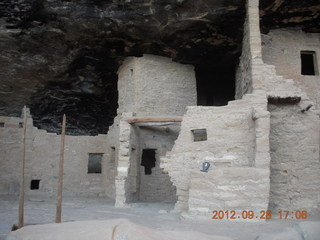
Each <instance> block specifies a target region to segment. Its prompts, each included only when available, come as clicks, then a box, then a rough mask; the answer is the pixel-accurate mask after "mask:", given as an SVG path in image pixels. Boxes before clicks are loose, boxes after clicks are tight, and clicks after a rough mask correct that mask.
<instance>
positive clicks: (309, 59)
mask: <svg viewBox="0 0 320 240" xmlns="http://www.w3.org/2000/svg"><path fill="white" fill-rule="evenodd" d="M315 63H316V53H315V52H312V51H301V74H302V75H316V64H315Z"/></svg>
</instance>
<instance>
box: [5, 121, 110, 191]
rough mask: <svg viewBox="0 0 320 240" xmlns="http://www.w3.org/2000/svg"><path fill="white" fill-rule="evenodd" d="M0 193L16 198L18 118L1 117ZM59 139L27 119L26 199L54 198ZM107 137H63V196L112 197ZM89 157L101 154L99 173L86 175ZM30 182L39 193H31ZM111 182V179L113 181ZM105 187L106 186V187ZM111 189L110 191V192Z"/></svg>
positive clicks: (19, 140)
mask: <svg viewBox="0 0 320 240" xmlns="http://www.w3.org/2000/svg"><path fill="white" fill-rule="evenodd" d="M0 122H4V127H3V128H0V136H1V137H0V139H1V140H0V141H1V144H0V154H1V158H0V161H1V166H2V167H1V173H0V193H1V194H18V192H19V179H20V162H21V158H22V134H23V128H19V122H22V119H20V118H10V117H0ZM60 139H61V136H60V135H56V134H53V133H47V132H46V131H44V130H39V129H37V128H35V127H33V125H32V118H28V125H27V137H26V150H27V151H26V193H27V194H28V195H42V194H45V195H47V196H48V195H49V196H53V195H55V194H56V189H57V176H58V165H59V153H60ZM107 152H108V148H107V137H106V135H99V136H94V137H91V136H66V139H65V163H64V169H65V171H64V194H65V195H85V196H90V195H91V196H92V195H106V194H107V195H108V196H110V197H112V195H114V194H113V191H114V190H113V188H114V186H112V185H114V183H113V182H112V183H111V182H110V177H109V176H108V175H112V172H110V168H109V166H110V162H109V158H108V157H109V154H106V153H107ZM89 153H102V154H104V155H103V159H102V173H101V174H88V173H87V171H88V157H89ZM32 179H37V180H40V186H39V190H30V182H31V180H32ZM113 179H114V178H113ZM107 183H108V184H107ZM109 188H110V189H109Z"/></svg>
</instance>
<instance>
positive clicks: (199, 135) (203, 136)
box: [191, 129, 207, 142]
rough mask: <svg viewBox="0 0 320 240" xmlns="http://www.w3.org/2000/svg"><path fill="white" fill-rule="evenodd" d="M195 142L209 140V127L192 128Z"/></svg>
mask: <svg viewBox="0 0 320 240" xmlns="http://www.w3.org/2000/svg"><path fill="white" fill-rule="evenodd" d="M191 132H192V135H193V141H194V142H200V141H207V129H194V130H191Z"/></svg>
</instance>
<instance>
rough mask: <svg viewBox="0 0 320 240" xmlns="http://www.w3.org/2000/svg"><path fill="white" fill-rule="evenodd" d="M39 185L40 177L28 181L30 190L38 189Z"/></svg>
mask: <svg viewBox="0 0 320 240" xmlns="http://www.w3.org/2000/svg"><path fill="white" fill-rule="evenodd" d="M39 187H40V179H32V180H31V183H30V189H31V190H38V189H39Z"/></svg>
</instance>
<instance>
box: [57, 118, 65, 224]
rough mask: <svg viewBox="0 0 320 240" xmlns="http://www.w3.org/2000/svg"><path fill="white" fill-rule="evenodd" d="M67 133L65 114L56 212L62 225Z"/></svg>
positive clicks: (58, 221)
mask: <svg viewBox="0 0 320 240" xmlns="http://www.w3.org/2000/svg"><path fill="white" fill-rule="evenodd" d="M65 131H66V115H65V114H63V119H62V129H61V145H60V161H59V179H58V201H57V210H56V223H61V212H62V188H63V162H64V140H65Z"/></svg>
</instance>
